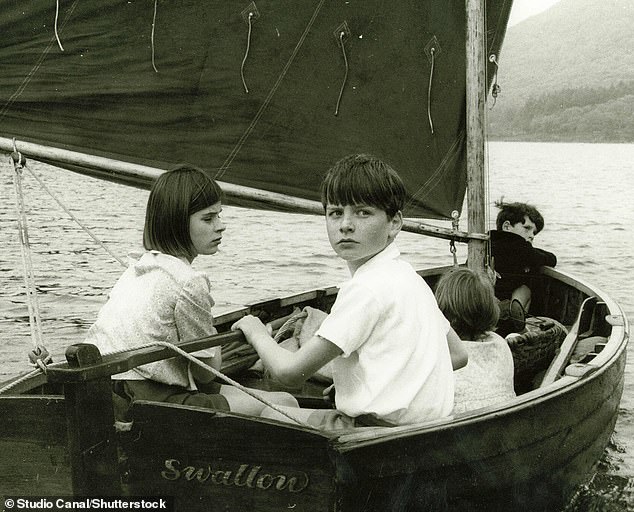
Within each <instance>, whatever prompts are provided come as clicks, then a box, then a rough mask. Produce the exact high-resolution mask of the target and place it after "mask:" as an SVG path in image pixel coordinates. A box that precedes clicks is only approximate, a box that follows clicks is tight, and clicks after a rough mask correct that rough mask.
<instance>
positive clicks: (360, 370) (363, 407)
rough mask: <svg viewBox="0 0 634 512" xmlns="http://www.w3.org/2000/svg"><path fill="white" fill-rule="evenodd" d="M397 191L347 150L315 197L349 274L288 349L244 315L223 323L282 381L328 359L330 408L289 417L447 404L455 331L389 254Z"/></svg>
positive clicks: (370, 419)
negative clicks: (316, 323) (308, 334)
mask: <svg viewBox="0 0 634 512" xmlns="http://www.w3.org/2000/svg"><path fill="white" fill-rule="evenodd" d="M405 199H406V192H405V187H404V185H403V182H402V181H401V179H400V177H399V176H398V174H397V173H396V172H395V171H394V170H393V169H392V168H391V167H390V166H389V165H387V164H386V163H384V162H382V161H381V160H379V159H377V158H375V157H372V156H369V155H351V156H348V157H346V158H344V159H342V160H340V161H339V162H337V163H336V164H335V165H334V166H333V167H332V168H331V169H330V170H329V171H328V174H327V175H326V177H325V179H324V182H323V185H322V204H323V205H324V210H325V213H326V227H327V231H328V238H329V240H330V244H331V245H332V247H333V249H334V250H335V252H336V253H337V254H338V255H339V256H340V257H341V258H342V259H344V260H345V261H346V262H347V264H348V268H349V269H350V273H351V275H352V278H351V279H350V280H349V281H347V282H346V283H344V284H343V285H342V286H341V288H340V291H339V294H338V296H337V299H336V301H335V303H334V305H333V307H332V310H331V312H330V314H329V315H328V317H327V318H326V319H325V320H324V322H323V323H322V325H321V327H320V328H319V329H318V331H317V332H316V334H315V336H313V337H312V338H311V339H310V340H309V341H308V342H307V343H305V344H303V345H302V346H301V348H300V349H299V350H298V351H297V352H289V351H286V350H285V349H284V348H282V347H280V346H278V345H277V343H276V342H275V341H274V340H273V339H272V338H271V336H270V335H269V334H268V332H267V330H266V327H265V326H264V325H263V324H262V322H261V321H260V320H259V319H257V318H255V317H253V316H247V317H244V318H242V319H240V320H239V321H238V322H236V324H235V325H234V326H233V328H234V329H240V330H242V331H243V332H244V334H245V336H246V338H247V340H248V341H249V343H251V345H253V347H254V348H255V350H256V351H257V352H258V354H259V355H260V357H261V359H262V361H263V363H264V365H265V366H266V367H267V369H268V370H269V372H270V374H271V375H272V376H273V377H274V378H276V379H277V380H279V381H280V382H281V383H283V384H285V385H288V386H291V387H296V386H300V385H301V384H302V383H303V382H304V381H305V380H306V379H308V378H309V377H311V376H312V375H313V374H314V373H315V372H316V371H317V370H319V369H320V368H321V367H322V366H324V365H325V364H326V363H328V362H330V361H333V363H332V369H333V382H334V386H335V389H336V401H335V403H336V411H327V410H317V411H308V410H302V411H304V412H303V413H300V415H299V416H300V417H302V418H303V419H304V420H305V421H308V423H311V424H313V425H316V426H322V427H326V428H339V427H349V426H356V425H386V426H389V425H403V424H411V423H419V422H423V421H428V420H434V419H438V418H442V417H444V416H447V415H449V414H450V413H451V412H452V407H453V399H454V381H453V369H452V357H451V355H450V350H449V345H448V343H447V342H448V339H449V341H450V343H451V342H455V341H456V340H457V336H456V334H455V332H453V330H452V329H451V327H450V326H449V322H448V321H447V320H446V319H445V317H444V316H443V314H442V313H441V312H440V310H439V309H438V306H437V304H436V300H435V298H434V295H433V293H432V291H431V289H430V288H429V286H428V285H427V284H426V283H425V281H424V280H423V279H422V278H421V277H420V276H419V275H418V274H416V272H415V271H414V269H413V268H412V267H411V265H410V264H409V263H407V262H405V261H403V260H401V259H400V258H399V255H400V252H399V250H398V248H397V247H396V245H395V244H394V239H395V238H396V235H397V234H398V233H399V231H400V229H401V227H402V225H403V216H402V213H401V211H402V209H403V206H404V203H405ZM458 343H459V341H458ZM452 348H458V349H461V347H459V346H456V345H453V344H452ZM462 355H463V354H459V357H460V356H462ZM461 364H462V365H464V364H466V359H465V360H463V361H462V363H461ZM457 366H460V364H458V365H457ZM295 415H296V416H298V414H295ZM279 419H284V418H283V417H281V415H280V417H279ZM286 421H287V420H286Z"/></svg>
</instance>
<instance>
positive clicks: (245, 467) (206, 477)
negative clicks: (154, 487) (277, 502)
mask: <svg viewBox="0 0 634 512" xmlns="http://www.w3.org/2000/svg"><path fill="white" fill-rule="evenodd" d="M161 476H162V477H163V478H165V479H166V480H172V481H173V480H180V479H183V480H187V481H192V480H195V481H198V482H209V483H212V484H216V485H227V486H231V485H233V486H236V487H248V488H250V489H259V490H262V491H266V490H268V489H275V490H276V491H288V492H302V491H303V490H304V489H306V488H307V487H308V475H307V474H306V473H304V472H301V471H298V472H296V473H295V476H288V475H283V474H279V475H271V474H269V473H264V472H262V466H253V465H251V464H240V466H239V467H238V469H237V470H235V471H234V470H227V469H214V468H212V467H211V466H209V465H208V466H207V467H201V468H196V467H194V466H185V467H183V466H182V464H181V462H180V461H179V460H178V459H166V460H165V470H163V471H161Z"/></svg>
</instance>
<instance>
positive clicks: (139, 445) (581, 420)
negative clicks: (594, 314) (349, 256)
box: [0, 269, 628, 511]
mask: <svg viewBox="0 0 634 512" xmlns="http://www.w3.org/2000/svg"><path fill="white" fill-rule="evenodd" d="M439 272H440V269H435V270H431V271H428V272H425V273H424V274H425V275H424V277H425V278H426V279H427V280H428V281H429V282H430V283H432V284H433V282H434V281H435V280H436V278H437V276H438V275H439ZM534 286H535V289H536V290H537V293H536V302H535V304H536V306H535V307H536V308H537V309H538V313H539V314H541V315H546V314H548V315H549V316H551V317H553V318H557V319H558V320H560V321H561V322H562V323H565V324H568V325H570V324H571V323H572V321H573V318H574V316H575V314H576V310H577V308H578V307H579V305H580V303H581V301H582V300H583V299H584V298H585V297H587V296H590V295H596V296H598V297H599V300H600V301H602V302H603V303H605V306H604V307H605V311H606V312H607V313H608V315H607V316H608V319H610V322H611V325H608V326H607V327H605V326H604V327H603V329H604V331H605V329H606V328H607V329H609V333H608V334H609V336H608V337H609V339H608V341H607V343H606V344H605V346H602V347H600V348H601V349H600V351H598V353H597V354H594V355H592V356H591V357H590V358H588V360H587V361H585V360H584V361H583V362H581V363H579V364H577V365H573V366H570V367H568V369H567V373H566V375H564V376H563V377H561V378H560V379H558V380H556V381H555V382H554V383H552V384H550V385H548V386H545V387H541V388H537V389H534V390H532V391H530V392H528V393H525V394H522V395H520V396H519V397H518V398H517V399H515V400H513V401H510V402H508V403H507V404H505V405H504V406H501V407H492V408H487V409H480V410H477V411H473V412H469V413H464V414H461V415H457V416H456V417H453V418H448V419H446V420H443V421H438V422H434V423H430V424H424V425H417V426H406V427H395V428H379V427H376V428H362V429H357V430H355V431H354V432H347V433H339V434H337V433H330V434H327V433H322V432H315V431H311V430H309V429H306V428H303V427H299V426H292V425H286V424H284V425H282V424H279V423H276V422H274V421H267V420H263V419H257V418H249V417H243V416H240V415H236V414H223V413H215V412H214V411H209V410H203V409H198V408H189V407H184V406H176V405H169V404H156V403H151V402H147V403H137V404H135V405H134V418H135V421H134V428H133V429H132V430H131V431H130V432H124V433H117V434H114V432H113V429H112V426H111V424H109V425H105V426H104V425H101V426H100V425H99V423H100V421H97V420H93V419H92V418H94V417H95V416H99V414H98V413H97V411H101V410H103V407H97V406H96V405H95V404H91V403H90V398H89V397H90V396H93V395H92V394H90V393H88V394H86V395H82V394H81V393H77V392H76V393H75V395H74V396H73V395H72V394H71V396H70V399H69V390H70V389H71V388H74V387H75V386H74V385H70V384H65V385H64V386H65V391H66V398H64V397H62V396H60V395H58V394H49V395H40V396H36V395H27V394H24V393H23V391H24V390H25V388H28V387H29V386H30V387H31V388H34V387H37V386H35V384H42V383H43V382H44V380H45V379H43V377H38V379H39V380H38V381H37V382H33V383H30V384H29V383H25V384H21V386H18V388H16V389H18V391H15V390H14V391H13V393H14V395H8V394H3V395H0V414H2V416H3V418H6V419H8V420H7V421H4V422H2V423H1V424H0V450H2V451H1V453H3V457H5V456H6V457H7V461H9V462H8V463H7V464H3V465H2V469H0V481H2V482H3V487H4V488H3V492H4V493H5V494H7V495H9V494H13V495H19V494H24V495H29V494H30V493H33V490H32V489H33V488H34V486H35V485H36V486H37V487H36V488H37V494H38V495H42V496H52V495H73V494H74V495H83V494H90V493H91V492H94V493H95V494H104V493H105V490H107V489H110V490H112V489H115V492H116V495H121V496H144V495H147V496H157V495H162V496H174V499H175V504H176V509H177V510H188V511H189V510H192V511H195V510H258V511H267V510H286V509H295V510H311V511H318V510H324V511H357V510H363V511H366V510H377V511H379V510H381V511H382V510H404V509H405V508H406V505H407V507H409V508H408V510H428V509H442V508H447V509H451V510H460V509H465V510H478V509H481V510H495V509H498V510H509V509H512V510H515V509H523V510H529V509H530V510H536V509H540V508H542V509H543V508H546V507H551V506H556V504H561V503H562V502H564V501H565V500H567V499H569V497H570V495H571V493H572V492H574V489H575V487H576V486H577V485H578V484H580V483H583V482H584V481H585V480H586V479H587V478H588V477H589V475H590V473H591V471H592V470H593V467H594V465H595V464H596V462H597V461H598V459H599V458H600V457H601V454H602V452H603V451H604V450H605V447H606V446H607V444H608V442H609V439H610V436H611V433H612V431H613V428H614V424H615V421H616V418H617V414H618V408H619V402H620V399H621V395H622V391H623V382H624V370H625V362H626V351H625V349H626V344H627V340H628V325H627V321H626V319H625V317H624V316H623V314H622V312H621V310H620V308H619V307H618V305H616V304H615V303H613V302H612V301H611V300H610V299H609V298H608V297H606V296H605V295H604V294H602V293H601V292H599V291H598V290H596V289H593V288H591V287H590V286H588V285H587V284H585V283H581V282H579V281H577V280H574V279H572V278H570V277H569V276H566V275H565V274H562V273H559V272H555V271H552V270H550V269H546V272H545V274H544V275H543V276H539V278H538V281H537V282H536V283H534ZM335 294H336V290H334V289H326V290H320V291H318V292H308V293H306V294H302V295H298V296H295V297H289V298H286V299H276V300H274V301H270V302H266V303H260V304H257V305H252V306H251V308H252V310H253V311H256V310H258V311H260V312H261V313H262V314H270V315H272V316H274V315H275V314H276V313H280V312H281V313H287V312H288V311H289V310H292V308H293V307H295V306H296V305H300V304H301V305H303V304H311V305H313V306H321V307H322V308H324V307H327V306H328V304H329V303H331V302H332V300H333V299H334V297H335ZM242 314H243V312H234V313H229V314H227V315H224V316H223V317H221V318H220V319H219V320H220V322H219V325H220V327H221V328H225V327H227V326H228V325H230V324H231V322H232V321H233V320H234V319H235V317H236V316H240V315H242ZM86 385H91V383H90V382H88V383H80V384H78V385H77V386H79V387H81V386H86ZM44 389H46V387H44ZM10 393H11V392H10ZM82 396H83V397H84V398H81V397H82ZM78 397H80V398H81V399H80V400H78ZM84 399H85V400H87V401H86V402H83V400H84ZM78 403H81V404H82V405H83V407H84V408H85V409H87V411H88V412H87V413H86V412H85V411H84V412H80V413H78V412H77V407H76V405H77V404H78ZM73 404H74V405H73ZM81 417H84V418H89V420H88V423H91V424H89V425H87V427H86V428H87V431H88V432H96V434H95V435H93V436H92V437H90V438H89V439H86V438H84V439H83V440H81V439H80V440H79V441H78V439H77V432H76V430H77V429H76V428H75V427H73V425H76V424H77V421H78V418H81ZM107 418H108V417H107V415H106V416H105V419H103V418H102V420H101V423H103V422H106V423H107ZM81 428H83V426H82V427H81ZM84 437H86V436H84ZM78 465H79V470H78V468H77V466H78ZM87 474H92V475H93V476H92V477H90V478H88V477H86V475H87ZM210 507H211V508H210Z"/></svg>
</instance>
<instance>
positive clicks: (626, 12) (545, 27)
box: [488, 0, 634, 142]
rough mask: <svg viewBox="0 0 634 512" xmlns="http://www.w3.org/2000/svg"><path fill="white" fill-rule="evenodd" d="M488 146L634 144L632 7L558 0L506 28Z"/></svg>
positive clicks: (628, 1) (611, 1)
mask: <svg viewBox="0 0 634 512" xmlns="http://www.w3.org/2000/svg"><path fill="white" fill-rule="evenodd" d="M498 83H499V85H500V87H501V93H500V95H499V96H498V98H497V101H496V104H495V106H494V107H493V108H492V109H491V110H489V112H488V116H489V135H490V137H491V138H494V139H514V140H555V141H584V142H634V0H561V1H560V2H559V3H558V4H556V5H554V6H553V7H552V8H550V9H549V10H548V11H545V12H544V13H541V14H539V15H537V16H534V17H532V18H528V19H527V20H525V21H523V22H521V23H519V24H518V25H515V26H513V27H511V28H510V29H509V30H508V31H507V35H506V39H505V41H504V46H503V49H502V53H501V55H500V58H499V72H498Z"/></svg>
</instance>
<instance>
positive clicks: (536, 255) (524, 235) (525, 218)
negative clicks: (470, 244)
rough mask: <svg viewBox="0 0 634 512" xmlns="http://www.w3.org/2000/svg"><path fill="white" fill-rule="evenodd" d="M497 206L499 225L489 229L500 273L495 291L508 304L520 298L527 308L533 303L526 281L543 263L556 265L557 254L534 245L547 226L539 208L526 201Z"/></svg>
mask: <svg viewBox="0 0 634 512" xmlns="http://www.w3.org/2000/svg"><path fill="white" fill-rule="evenodd" d="M496 206H497V207H498V208H499V209H500V211H499V213H498V216H497V219H496V227H497V229H496V230H493V231H491V232H490V236H491V256H492V258H493V264H494V266H495V271H496V272H497V273H498V275H499V278H498V279H497V280H496V282H495V295H496V297H497V298H498V299H500V300H501V301H505V302H504V303H503V304H506V305H507V306H506V307H510V306H512V305H513V301H517V302H519V304H521V306H522V308H523V310H524V311H528V308H529V307H530V303H531V290H530V288H529V286H528V284H527V283H528V276H529V274H530V273H532V272H534V271H535V270H537V269H538V268H539V267H542V266H544V265H547V266H551V267H554V266H555V265H556V264H557V257H556V256H555V255H554V254H553V253H551V252H548V251H544V250H543V249H538V248H536V247H533V239H534V238H535V236H537V234H538V233H539V232H540V231H541V230H542V229H543V228H544V218H543V217H542V215H541V214H540V213H539V211H538V210H537V208H535V207H534V206H533V205H530V204H527V203H504V202H502V201H499V202H497V203H496ZM502 313H503V314H504V313H506V311H504V310H503V311H502Z"/></svg>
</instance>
